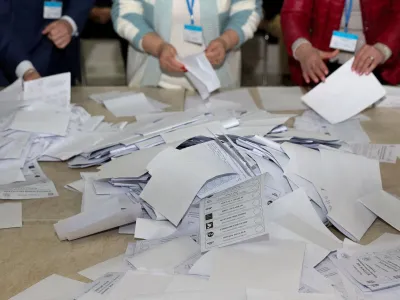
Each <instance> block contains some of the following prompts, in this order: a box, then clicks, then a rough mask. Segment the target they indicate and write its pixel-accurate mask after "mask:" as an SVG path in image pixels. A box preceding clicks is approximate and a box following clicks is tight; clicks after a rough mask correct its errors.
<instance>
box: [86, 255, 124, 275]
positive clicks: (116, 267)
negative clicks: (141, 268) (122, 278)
mask: <svg viewBox="0 0 400 300" xmlns="http://www.w3.org/2000/svg"><path fill="white" fill-rule="evenodd" d="M130 269H131V268H130V267H129V265H128V264H127V263H126V262H125V259H124V255H118V256H116V257H113V258H110V259H108V260H106V261H103V262H101V263H98V264H97V265H94V266H91V267H89V268H87V269H84V270H82V271H79V272H78V274H80V275H82V276H84V277H86V278H89V279H90V280H96V279H97V278H99V277H101V276H103V275H104V274H106V273H112V272H116V273H119V272H126V271H128V270H130Z"/></svg>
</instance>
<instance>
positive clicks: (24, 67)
mask: <svg viewBox="0 0 400 300" xmlns="http://www.w3.org/2000/svg"><path fill="white" fill-rule="evenodd" d="M28 70H35V67H34V66H33V64H32V63H31V62H30V61H29V60H24V61H22V62H20V63H19V65H18V66H17V68H16V69H15V75H17V77H18V78H23V77H24V75H25V73H26V71H28Z"/></svg>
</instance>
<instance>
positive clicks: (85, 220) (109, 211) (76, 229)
mask: <svg viewBox="0 0 400 300" xmlns="http://www.w3.org/2000/svg"><path fill="white" fill-rule="evenodd" d="M141 212H142V208H141V205H140V204H134V203H132V202H131V201H130V200H127V201H121V200H120V201H118V200H117V201H110V202H109V203H106V204H103V205H99V206H98V207H97V208H94V209H92V210H89V211H87V212H86V211H85V212H82V213H80V214H77V215H75V216H72V217H70V218H67V219H64V220H61V221H58V222H57V223H56V224H55V225H54V228H55V230H56V233H57V235H58V238H59V239H60V240H66V239H68V240H75V239H78V238H81V237H85V236H88V235H91V234H95V233H98V232H101V231H104V230H107V229H111V228H115V227H118V226H121V225H125V224H128V223H132V222H134V221H135V220H136V218H137V217H139V216H140V215H141Z"/></svg>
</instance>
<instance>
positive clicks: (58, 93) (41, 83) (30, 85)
mask: <svg viewBox="0 0 400 300" xmlns="http://www.w3.org/2000/svg"><path fill="white" fill-rule="evenodd" d="M23 98H24V100H32V101H37V102H41V103H46V104H51V105H56V106H60V107H64V108H67V107H68V106H69V104H70V102H71V74H70V73H62V74H58V75H53V76H47V77H43V78H40V79H36V80H32V81H25V82H24V94H23Z"/></svg>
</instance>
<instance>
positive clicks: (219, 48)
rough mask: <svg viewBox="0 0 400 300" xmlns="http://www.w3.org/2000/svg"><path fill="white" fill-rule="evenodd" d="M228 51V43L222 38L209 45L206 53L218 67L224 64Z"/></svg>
mask: <svg viewBox="0 0 400 300" xmlns="http://www.w3.org/2000/svg"><path fill="white" fill-rule="evenodd" d="M227 50H228V45H227V44H226V42H225V41H224V40H223V39H222V38H217V39H215V40H213V41H212V42H211V43H210V44H209V45H208V47H207V49H206V52H205V53H206V57H207V59H208V60H209V61H210V63H211V64H212V65H213V66H214V67H216V66H219V65H221V64H222V63H223V62H224V60H225V56H226V52H227Z"/></svg>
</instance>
